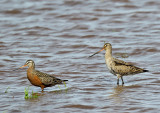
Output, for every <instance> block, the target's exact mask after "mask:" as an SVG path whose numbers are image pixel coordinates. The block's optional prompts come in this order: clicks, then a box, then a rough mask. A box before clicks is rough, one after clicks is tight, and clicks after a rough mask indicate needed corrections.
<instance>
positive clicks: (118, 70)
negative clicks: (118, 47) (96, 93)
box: [89, 43, 148, 85]
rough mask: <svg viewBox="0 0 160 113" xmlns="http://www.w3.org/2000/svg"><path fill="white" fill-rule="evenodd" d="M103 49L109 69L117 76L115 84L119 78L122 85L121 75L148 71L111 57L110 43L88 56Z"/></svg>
mask: <svg viewBox="0 0 160 113" xmlns="http://www.w3.org/2000/svg"><path fill="white" fill-rule="evenodd" d="M103 50H105V51H106V53H105V61H106V65H107V67H108V69H109V71H110V72H111V73H112V74H114V75H115V76H117V85H119V78H121V80H122V85H123V84H124V81H123V76H128V75H133V74H137V73H143V72H148V70H145V69H142V68H139V67H136V66H134V65H132V64H131V63H127V62H124V61H123V60H119V59H116V58H113V57H112V45H111V44H110V43H106V44H104V46H103V48H102V49H101V50H100V51H98V52H96V53H94V54H93V55H91V56H89V57H92V56H94V55H95V54H98V53H99V52H101V51H103Z"/></svg>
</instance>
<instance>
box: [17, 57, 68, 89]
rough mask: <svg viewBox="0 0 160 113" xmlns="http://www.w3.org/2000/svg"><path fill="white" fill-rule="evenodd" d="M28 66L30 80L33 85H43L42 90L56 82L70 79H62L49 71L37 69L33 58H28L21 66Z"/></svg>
mask: <svg viewBox="0 0 160 113" xmlns="http://www.w3.org/2000/svg"><path fill="white" fill-rule="evenodd" d="M26 66H28V69H27V78H28V80H29V81H30V83H31V84H32V85H34V86H38V87H41V90H42V91H43V90H44V88H45V87H51V86H54V85H56V84H62V83H63V82H65V81H68V80H61V79H59V78H56V77H54V76H52V75H49V74H47V73H43V72H40V71H38V70H35V63H34V61H33V60H27V61H26V63H25V64H24V65H23V66H22V67H20V68H23V67H26Z"/></svg>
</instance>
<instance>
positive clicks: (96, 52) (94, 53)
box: [89, 48, 104, 57]
mask: <svg viewBox="0 0 160 113" xmlns="http://www.w3.org/2000/svg"><path fill="white" fill-rule="evenodd" d="M103 50H104V48H102V49H101V50H100V51H98V52H96V53H94V54H93V55H91V56H89V57H92V56H94V55H96V54H98V53H100V52H101V51H103Z"/></svg>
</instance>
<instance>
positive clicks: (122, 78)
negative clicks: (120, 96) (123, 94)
mask: <svg viewBox="0 0 160 113" xmlns="http://www.w3.org/2000/svg"><path fill="white" fill-rule="evenodd" d="M121 80H122V85H124V81H123V77H122V76H121Z"/></svg>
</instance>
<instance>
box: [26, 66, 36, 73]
mask: <svg viewBox="0 0 160 113" xmlns="http://www.w3.org/2000/svg"><path fill="white" fill-rule="evenodd" d="M34 70H35V66H34V65H32V66H29V68H28V70H27V72H29V71H34Z"/></svg>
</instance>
